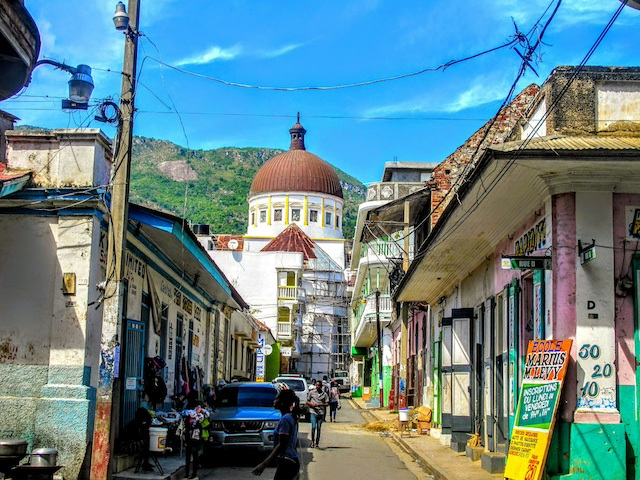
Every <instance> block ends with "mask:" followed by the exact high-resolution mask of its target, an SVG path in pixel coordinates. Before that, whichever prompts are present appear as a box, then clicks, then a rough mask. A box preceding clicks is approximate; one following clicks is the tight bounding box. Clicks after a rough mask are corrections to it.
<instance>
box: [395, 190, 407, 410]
mask: <svg viewBox="0 0 640 480" xmlns="http://www.w3.org/2000/svg"><path fill="white" fill-rule="evenodd" d="M409 205H410V204H409V202H408V201H405V202H404V249H403V250H404V251H403V253H402V269H403V270H404V273H407V271H408V270H409V221H410V218H411V217H410V209H409ZM394 312H395V308H394ZM407 312H408V308H407V304H406V303H403V304H402V313H401V318H400V322H401V326H400V372H399V373H400V375H399V376H400V382H399V388H398V408H406V407H407V385H408V382H407V371H408V365H407V362H408V359H409V348H408V347H409V318H408V313H407Z"/></svg>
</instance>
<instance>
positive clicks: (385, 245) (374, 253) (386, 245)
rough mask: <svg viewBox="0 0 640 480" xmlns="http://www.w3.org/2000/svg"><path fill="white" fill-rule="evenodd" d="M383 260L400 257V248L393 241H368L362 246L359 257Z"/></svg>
mask: <svg viewBox="0 0 640 480" xmlns="http://www.w3.org/2000/svg"><path fill="white" fill-rule="evenodd" d="M365 257H368V258H369V259H370V260H376V259H379V260H383V259H385V258H401V257H402V249H401V248H400V246H399V245H397V244H396V243H395V242H393V241H379V242H369V243H367V244H366V245H364V246H363V247H362V250H361V251H360V258H365Z"/></svg>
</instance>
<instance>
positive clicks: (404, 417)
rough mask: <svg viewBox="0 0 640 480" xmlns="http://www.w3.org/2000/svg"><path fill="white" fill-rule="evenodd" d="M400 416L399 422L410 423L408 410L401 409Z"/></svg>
mask: <svg viewBox="0 0 640 480" xmlns="http://www.w3.org/2000/svg"><path fill="white" fill-rule="evenodd" d="M398 415H399V420H400V421H401V422H408V421H409V409H408V408H401V409H400V410H398Z"/></svg>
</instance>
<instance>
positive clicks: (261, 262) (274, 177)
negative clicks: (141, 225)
mask: <svg viewBox="0 0 640 480" xmlns="http://www.w3.org/2000/svg"><path fill="white" fill-rule="evenodd" d="M289 133H290V135H291V146H290V148H289V150H288V151H287V152H284V153H281V154H279V155H276V156H274V157H273V158H271V159H270V160H268V161H267V162H265V164H264V165H263V166H262V167H261V168H260V170H259V171H258V173H257V174H256V176H255V177H254V179H253V182H252V184H251V189H250V192H249V197H248V202H249V211H248V227H247V233H246V235H237V236H235V235H215V234H210V233H208V232H206V230H204V229H203V230H202V231H200V233H199V234H198V230H199V229H197V228H196V229H195V230H196V233H197V234H198V237H199V239H200V242H201V243H202V244H203V245H204V246H205V248H206V249H207V251H208V252H209V254H210V256H211V258H213V259H214V260H215V262H216V264H217V265H219V266H220V268H221V269H222V270H223V271H224V273H225V275H226V277H227V278H228V279H229V281H230V282H231V283H232V284H233V285H234V287H235V288H236V289H237V290H238V292H239V293H240V294H241V295H242V297H243V298H244V299H245V301H246V302H247V303H248V304H249V305H250V308H251V313H252V314H253V315H254V316H255V317H256V318H258V319H259V320H260V321H261V322H263V323H265V324H266V325H267V326H268V327H269V328H270V329H271V331H272V332H273V334H274V337H275V338H276V341H277V343H278V347H279V348H277V349H274V351H275V352H279V354H280V355H281V357H280V371H279V373H281V374H282V373H300V374H303V375H305V376H306V377H309V378H322V377H323V376H324V375H327V376H331V375H332V373H333V371H334V370H342V369H346V368H347V367H348V362H349V358H350V353H351V345H350V334H349V327H348V320H347V290H346V281H345V275H344V271H345V256H346V255H345V240H344V237H343V234H342V220H343V208H344V199H343V194H342V186H341V183H340V180H339V179H338V176H337V174H336V173H335V171H334V169H333V168H332V167H331V165H329V164H328V163H327V162H325V161H324V160H322V159H321V158H320V157H318V156H316V155H314V154H312V153H310V152H308V151H307V150H306V148H305V134H306V130H305V129H304V127H303V126H302V125H301V124H300V120H299V118H298V122H297V123H296V124H295V125H294V126H293V127H291V129H290V130H289ZM267 380H269V378H267Z"/></svg>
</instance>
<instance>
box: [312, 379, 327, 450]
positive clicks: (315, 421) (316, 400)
mask: <svg viewBox="0 0 640 480" xmlns="http://www.w3.org/2000/svg"><path fill="white" fill-rule="evenodd" d="M328 404H329V396H328V395H327V393H326V392H325V391H324V389H323V388H322V382H321V381H320V380H318V381H317V382H316V388H315V389H314V390H311V391H309V395H307V405H309V412H310V413H311V448H315V447H317V446H318V445H319V443H320V430H321V429H322V422H324V417H325V415H326V412H327V405H328Z"/></svg>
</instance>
